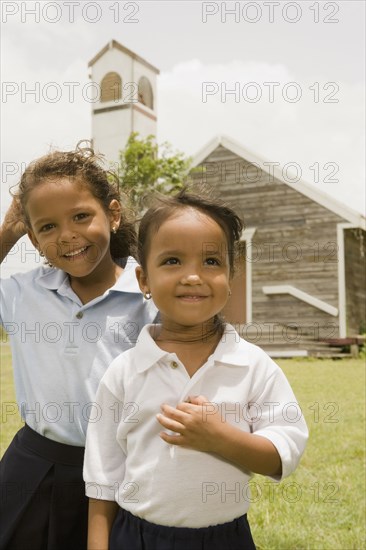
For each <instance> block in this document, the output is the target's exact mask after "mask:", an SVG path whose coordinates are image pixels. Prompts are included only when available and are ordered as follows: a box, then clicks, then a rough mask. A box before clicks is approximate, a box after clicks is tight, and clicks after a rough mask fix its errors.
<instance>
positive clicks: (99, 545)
mask: <svg viewBox="0 0 366 550" xmlns="http://www.w3.org/2000/svg"><path fill="white" fill-rule="evenodd" d="M117 510H118V505H117V503H116V502H114V501H110V500H96V499H91V498H90V499H89V525H88V550H108V547H109V534H110V532H111V529H112V525H113V521H114V518H115V517H116V514H117Z"/></svg>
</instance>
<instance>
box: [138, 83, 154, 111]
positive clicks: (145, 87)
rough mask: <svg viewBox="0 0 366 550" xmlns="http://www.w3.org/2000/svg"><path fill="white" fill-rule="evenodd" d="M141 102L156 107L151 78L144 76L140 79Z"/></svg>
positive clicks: (151, 107)
mask: <svg viewBox="0 0 366 550" xmlns="http://www.w3.org/2000/svg"><path fill="white" fill-rule="evenodd" d="M138 89H139V102H140V103H142V104H143V105H146V107H149V108H150V109H153V108H154V100H153V91H152V87H151V84H150V82H149V80H148V79H147V78H146V76H142V77H141V78H140V80H139V85H138Z"/></svg>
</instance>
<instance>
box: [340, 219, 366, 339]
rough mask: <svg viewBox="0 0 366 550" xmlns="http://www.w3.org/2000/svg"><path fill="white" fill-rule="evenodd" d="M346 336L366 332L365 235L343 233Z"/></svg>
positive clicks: (348, 230) (352, 230) (351, 230)
mask: <svg viewBox="0 0 366 550" xmlns="http://www.w3.org/2000/svg"><path fill="white" fill-rule="evenodd" d="M344 249H345V271H346V311H347V335H354V334H361V333H363V332H366V287H365V281H366V233H365V231H363V230H362V229H346V230H345V232H344Z"/></svg>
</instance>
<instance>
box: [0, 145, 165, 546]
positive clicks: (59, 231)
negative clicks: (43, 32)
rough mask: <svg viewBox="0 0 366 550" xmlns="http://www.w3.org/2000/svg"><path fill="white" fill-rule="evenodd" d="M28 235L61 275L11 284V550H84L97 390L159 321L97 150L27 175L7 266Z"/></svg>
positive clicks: (4, 314) (6, 241)
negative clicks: (87, 449) (86, 469)
mask: <svg viewBox="0 0 366 550" xmlns="http://www.w3.org/2000/svg"><path fill="white" fill-rule="evenodd" d="M22 220H24V223H23V222H22ZM25 232H27V233H28V235H29V237H30V239H31V241H32V243H33V244H34V246H35V247H36V248H37V249H38V251H39V252H40V254H41V256H45V258H46V260H47V261H48V263H49V264H51V266H52V267H51V266H50V265H49V266H42V267H38V268H36V269H34V270H32V271H30V272H28V273H24V274H18V275H14V276H12V277H11V278H10V279H8V280H2V281H1V310H0V313H1V322H2V325H3V327H4V328H5V330H6V331H7V332H8V335H9V338H10V341H11V346H12V354H13V369H14V380H15V387H16V395H17V402H18V407H19V410H20V412H21V415H22V417H23V419H24V420H25V422H26V424H25V426H24V428H22V429H21V430H20V431H19V432H18V434H17V435H16V436H15V438H14V440H13V442H12V443H11V445H10V447H9V448H8V450H7V451H6V453H5V455H4V457H3V460H2V462H1V481H2V495H1V513H0V516H1V522H2V525H1V549H2V550H4V549H9V550H20V549H21V550H25V549H32V550H44V549H48V550H65V549H70V550H82V549H84V548H86V538H87V537H86V535H87V507H88V499H87V498H86V497H85V486H84V482H83V479H82V464H83V455H84V448H83V446H84V445H85V433H86V426H87V422H88V419H89V418H90V420H92V421H93V420H94V421H96V420H97V419H98V416H99V415H100V414H101V411H100V409H99V407H98V404H97V403H95V393H96V389H97V387H98V384H99V381H100V379H101V377H102V375H103V374H104V371H105V370H106V366H107V365H108V364H109V363H110V362H111V361H112V360H113V359H114V358H115V357H116V356H117V355H118V354H119V353H120V352H121V351H123V350H125V349H128V348H130V347H131V346H133V345H135V342H136V340H137V336H138V334H139V332H140V330H141V328H142V327H143V326H144V325H145V324H146V323H151V322H153V321H154V319H155V317H156V313H157V310H156V308H155V306H154V305H153V304H152V303H151V302H147V301H146V300H144V299H143V296H142V294H141V292H140V290H139V288H138V285H137V282H136V278H135V273H134V271H135V266H136V262H135V261H134V260H133V258H131V257H129V258H128V256H129V255H130V253H131V252H132V251H133V250H134V248H135V233H134V230H133V226H132V224H131V223H130V222H129V221H128V219H127V217H126V214H125V212H124V210H123V209H122V206H121V203H120V199H119V193H118V187H117V185H115V184H112V183H110V182H109V179H108V173H107V172H106V171H105V170H103V169H102V167H101V166H100V165H99V163H98V159H97V158H96V157H95V156H94V153H93V151H92V150H91V149H87V148H81V147H78V148H77V149H76V150H75V151H72V152H53V153H51V154H49V155H47V156H45V157H42V158H40V159H38V160H36V161H34V162H33V163H32V164H30V166H28V168H27V169H26V170H25V172H24V174H23V176H22V178H21V182H20V186H19V190H18V193H17V196H16V198H15V199H14V201H13V204H12V206H11V208H10V209H9V211H8V213H7V215H6V217H5V221H4V223H3V225H2V227H1V252H2V256H1V259H3V258H4V257H5V256H6V253H7V252H8V251H9V250H10V248H11V247H12V246H13V245H14V244H15V243H16V242H17V240H18V239H19V238H20V237H21V236H22V235H23V234H24V233H25Z"/></svg>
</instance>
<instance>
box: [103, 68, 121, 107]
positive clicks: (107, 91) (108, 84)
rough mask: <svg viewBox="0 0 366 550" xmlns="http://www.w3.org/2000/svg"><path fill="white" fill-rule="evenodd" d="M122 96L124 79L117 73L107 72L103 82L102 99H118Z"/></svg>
mask: <svg viewBox="0 0 366 550" xmlns="http://www.w3.org/2000/svg"><path fill="white" fill-rule="evenodd" d="M121 97H122V79H121V77H120V76H119V74H117V73H113V72H111V73H107V74H106V75H105V76H104V77H103V79H102V83H101V90H100V101H118V99H121Z"/></svg>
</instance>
